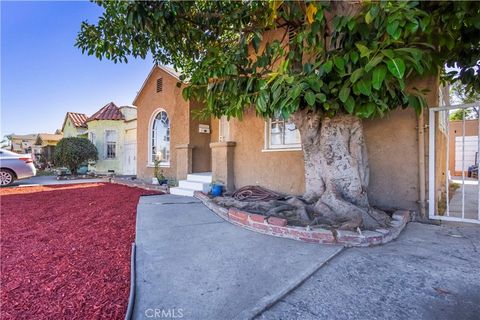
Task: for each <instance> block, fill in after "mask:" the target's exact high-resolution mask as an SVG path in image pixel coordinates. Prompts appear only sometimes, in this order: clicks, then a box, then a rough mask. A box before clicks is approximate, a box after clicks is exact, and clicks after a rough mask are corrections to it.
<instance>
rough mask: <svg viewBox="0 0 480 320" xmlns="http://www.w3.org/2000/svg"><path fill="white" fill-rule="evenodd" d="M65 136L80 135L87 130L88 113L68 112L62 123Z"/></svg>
mask: <svg viewBox="0 0 480 320" xmlns="http://www.w3.org/2000/svg"><path fill="white" fill-rule="evenodd" d="M62 132H63V136H64V137H65V138H68V137H78V136H81V135H84V134H86V132H87V115H86V114H84V113H78V112H67V114H66V115H65V120H64V121H63V125H62Z"/></svg>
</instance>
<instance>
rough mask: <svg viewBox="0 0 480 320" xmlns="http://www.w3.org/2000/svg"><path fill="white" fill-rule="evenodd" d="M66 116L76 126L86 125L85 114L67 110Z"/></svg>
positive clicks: (83, 126) (82, 126)
mask: <svg viewBox="0 0 480 320" xmlns="http://www.w3.org/2000/svg"><path fill="white" fill-rule="evenodd" d="M67 115H68V117H69V118H70V120H71V121H72V123H73V125H74V126H75V127H76V128H86V127H87V115H86V114H84V113H78V112H67Z"/></svg>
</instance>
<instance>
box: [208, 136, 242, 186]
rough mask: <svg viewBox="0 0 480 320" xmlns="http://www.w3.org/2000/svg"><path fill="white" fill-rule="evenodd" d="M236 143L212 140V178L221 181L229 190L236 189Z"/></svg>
mask: <svg viewBox="0 0 480 320" xmlns="http://www.w3.org/2000/svg"><path fill="white" fill-rule="evenodd" d="M235 145H236V143H235V142H234V141H226V142H212V143H210V148H211V149H212V179H213V181H214V182H215V181H216V182H221V183H223V185H224V186H225V189H226V190H227V192H232V191H234V190H235V186H234V181H233V151H234V148H235Z"/></svg>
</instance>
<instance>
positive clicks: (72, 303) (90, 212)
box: [0, 183, 157, 319]
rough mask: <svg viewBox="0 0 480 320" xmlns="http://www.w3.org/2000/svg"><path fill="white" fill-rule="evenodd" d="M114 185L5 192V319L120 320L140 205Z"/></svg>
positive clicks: (137, 192)
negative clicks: (137, 209)
mask: <svg viewBox="0 0 480 320" xmlns="http://www.w3.org/2000/svg"><path fill="white" fill-rule="evenodd" d="M153 193H157V192H154V191H147V190H143V189H139V188H131V187H127V186H122V185H116V184H103V183H88V184H78V185H64V186H60V185H57V186H43V187H17V188H8V189H1V190H0V196H1V198H0V201H1V207H0V208H1V212H0V219H1V220H0V223H1V224H0V231H1V234H0V236H1V238H0V244H1V263H0V264H1V313H0V318H2V319H122V318H124V317H125V311H126V308H127V303H128V294H129V288H130V251H131V243H132V242H133V241H134V238H135V214H136V206H137V202H138V198H139V196H141V195H144V194H153Z"/></svg>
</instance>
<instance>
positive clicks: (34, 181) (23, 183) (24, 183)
mask: <svg viewBox="0 0 480 320" xmlns="http://www.w3.org/2000/svg"><path fill="white" fill-rule="evenodd" d="M95 182H104V180H102V179H76V180H57V178H56V176H35V177H31V178H29V179H24V180H17V181H15V182H14V183H12V185H10V186H8V187H7V188H9V187H28V186H48V185H54V184H76V183H95Z"/></svg>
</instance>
